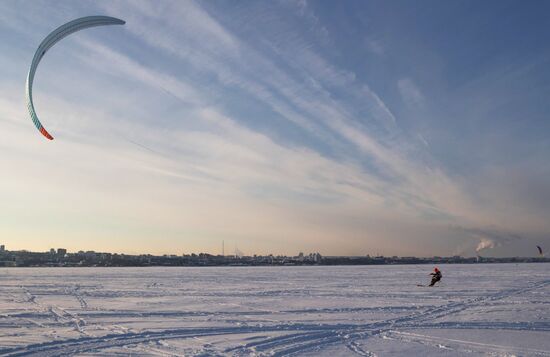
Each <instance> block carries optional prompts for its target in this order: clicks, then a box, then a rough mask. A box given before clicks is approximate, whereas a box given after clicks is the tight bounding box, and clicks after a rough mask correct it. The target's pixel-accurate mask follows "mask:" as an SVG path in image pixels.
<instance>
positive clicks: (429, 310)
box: [0, 264, 550, 356]
mask: <svg viewBox="0 0 550 357" xmlns="http://www.w3.org/2000/svg"><path fill="white" fill-rule="evenodd" d="M431 269H432V267H431V266H419V265H402V266H354V267H349V266H340V267H223V268H218V267H214V268H9V269H1V270H0V283H1V284H0V292H1V293H0V355H3V356H63V355H75V354H76V355H80V356H117V355H119V356H120V355H132V356H151V355H153V356H181V355H195V356H226V355H229V356H288V355H304V356H353V355H359V356H463V355H464V356H550V298H549V296H550V264H478V265H442V266H440V269H441V270H442V272H443V280H442V281H441V283H439V284H438V286H436V287H434V288H429V287H426V286H417V284H424V285H425V284H427V283H428V281H429V276H428V273H430V271H431Z"/></svg>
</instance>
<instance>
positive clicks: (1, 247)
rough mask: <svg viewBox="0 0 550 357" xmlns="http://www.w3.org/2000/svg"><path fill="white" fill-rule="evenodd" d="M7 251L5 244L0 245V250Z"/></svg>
mask: <svg viewBox="0 0 550 357" xmlns="http://www.w3.org/2000/svg"><path fill="white" fill-rule="evenodd" d="M5 251H6V246H5V245H3V244H2V245H0V252H5Z"/></svg>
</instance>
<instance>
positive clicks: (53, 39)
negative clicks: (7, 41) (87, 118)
mask: <svg viewBox="0 0 550 357" xmlns="http://www.w3.org/2000/svg"><path fill="white" fill-rule="evenodd" d="M125 23H126V22H125V21H123V20H121V19H117V18H114V17H110V16H86V17H81V18H79V19H76V20H73V21H70V22H67V23H66V24H64V25H62V26H60V27H58V28H57V29H55V30H54V31H52V32H51V33H50V34H49V35H48V36H46V38H45V39H44V40H43V41H42V42H41V43H40V46H38V49H37V50H36V52H35V53H34V57H33V59H32V62H31V68H30V69H29V74H28V75H27V83H26V86H25V91H26V95H27V108H28V110H29V114H30V116H31V119H32V121H33V123H34V125H35V126H36V128H37V129H38V130H39V131H40V133H42V135H44V136H45V137H46V138H47V139H49V140H53V137H52V136H51V135H50V134H49V133H48V132H47V131H46V129H45V128H44V126H42V123H40V120H39V119H38V116H37V115H36V111H35V110H34V104H33V101H32V83H33V81H34V74H35V72H36V68H37V67H38V64H39V63H40V61H41V60H42V57H44V55H45V54H46V52H47V51H48V50H49V49H50V48H51V47H52V46H53V45H55V44H56V43H57V42H59V41H60V40H62V39H63V38H65V37H67V36H69V35H70V34H72V33H74V32H77V31H80V30H83V29H86V28H89V27H96V26H107V25H124V24H125Z"/></svg>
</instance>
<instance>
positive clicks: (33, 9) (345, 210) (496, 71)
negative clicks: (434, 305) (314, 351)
mask: <svg viewBox="0 0 550 357" xmlns="http://www.w3.org/2000/svg"><path fill="white" fill-rule="evenodd" d="M549 10H550V5H549V4H547V3H546V2H542V1H532V2H520V1H498V2H497V1H494V2H492V1H486V2H483V3H479V2H476V1H461V2H439V1H433V2H424V3H422V4H418V3H412V2H407V1H393V2H387V1H372V2H366V1H347V2H329V1H290V0H281V1H272V2H254V1H248V2H246V1H243V2H238V3H235V2H229V1H224V2H222V1H216V2H181V1H178V2H169V1H162V2H146V1H144V2H141V1H132V2H122V1H119V2H107V1H105V2H92V1H84V2H78V3H75V2H70V1H56V2H53V1H51V2H50V1H45V2H43V1H36V2H16V1H3V2H1V3H0V53H1V54H2V55H1V56H0V75H1V77H2V79H3V80H2V82H1V83H0V129H1V130H2V132H3V134H4V135H3V139H2V140H1V141H0V149H1V154H0V167H2V169H1V175H0V217H2V220H1V221H0V236H1V237H2V238H1V239H2V242H3V243H5V244H6V245H7V246H8V248H12V249H33V250H45V249H48V248H50V247H58V246H63V247H67V248H69V249H72V250H80V249H84V250H87V249H93V250H104V251H122V252H128V253H138V252H151V253H183V252H198V251H207V252H211V253H219V251H220V250H221V242H222V240H223V241H225V242H226V247H233V246H236V247H238V249H239V250H240V251H243V252H244V253H249V254H254V253H284V254H296V253H297V252H298V251H319V252H320V253H321V254H325V255H337V254H345V255H364V254H376V253H380V254H386V255H394V254H396V255H436V254H437V255H451V254H463V255H473V254H475V249H476V247H479V248H482V247H485V249H483V250H482V251H481V254H483V255H532V254H533V252H534V251H535V249H534V248H533V247H534V245H535V244H539V245H542V246H550V222H549V221H548V217H550V203H549V202H550V164H549V160H548V157H549V155H550V120H549V117H548V116H549V113H550V104H549V103H550V101H548V100H547V95H548V93H549V89H550V88H549V84H550V71H549V70H548V68H549V64H550V46H549V45H548V41H547V39H548V38H549V35H550V23H549V22H548V21H547V14H548V11H549ZM87 15H110V16H114V17H118V18H121V19H124V20H125V21H126V25H124V26H111V27H102V28H93V29H88V30H84V31H81V32H79V33H76V34H74V35H71V36H70V37H67V38H66V39H65V40H63V41H61V42H60V43H58V44H57V45H56V46H54V47H53V48H52V49H51V50H50V51H49V52H48V54H47V55H46V56H45V57H44V59H43V61H42V63H41V64H40V67H39V70H38V72H37V76H36V78H35V87H34V98H35V106H36V109H37V113H38V116H39V117H40V118H41V120H42V123H43V124H44V126H45V127H46V129H47V130H48V131H49V132H50V133H51V134H52V135H53V136H54V137H55V138H56V139H55V140H54V141H53V142H49V141H46V140H44V139H43V138H42V137H41V136H40V134H39V133H38V132H37V131H36V129H35V128H34V126H33V125H32V122H31V120H30V118H29V117H28V114H27V112H26V106H25V102H24V82H25V77H26V73H27V71H28V67H29V65H30V60H31V59H32V56H33V53H34V50H35V48H36V47H37V46H38V44H39V43H40V41H41V40H42V39H43V38H44V37H45V36H46V35H47V34H48V33H49V32H50V31H51V30H53V29H54V28H56V27H58V26H59V25H61V24H63V23H65V22H67V21H70V20H72V19H74V18H77V17H80V16H87Z"/></svg>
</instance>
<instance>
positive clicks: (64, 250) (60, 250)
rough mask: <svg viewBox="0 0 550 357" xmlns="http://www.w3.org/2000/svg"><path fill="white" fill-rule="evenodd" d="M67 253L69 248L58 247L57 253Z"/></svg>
mask: <svg viewBox="0 0 550 357" xmlns="http://www.w3.org/2000/svg"><path fill="white" fill-rule="evenodd" d="M65 254H67V249H65V248H57V255H65Z"/></svg>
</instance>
